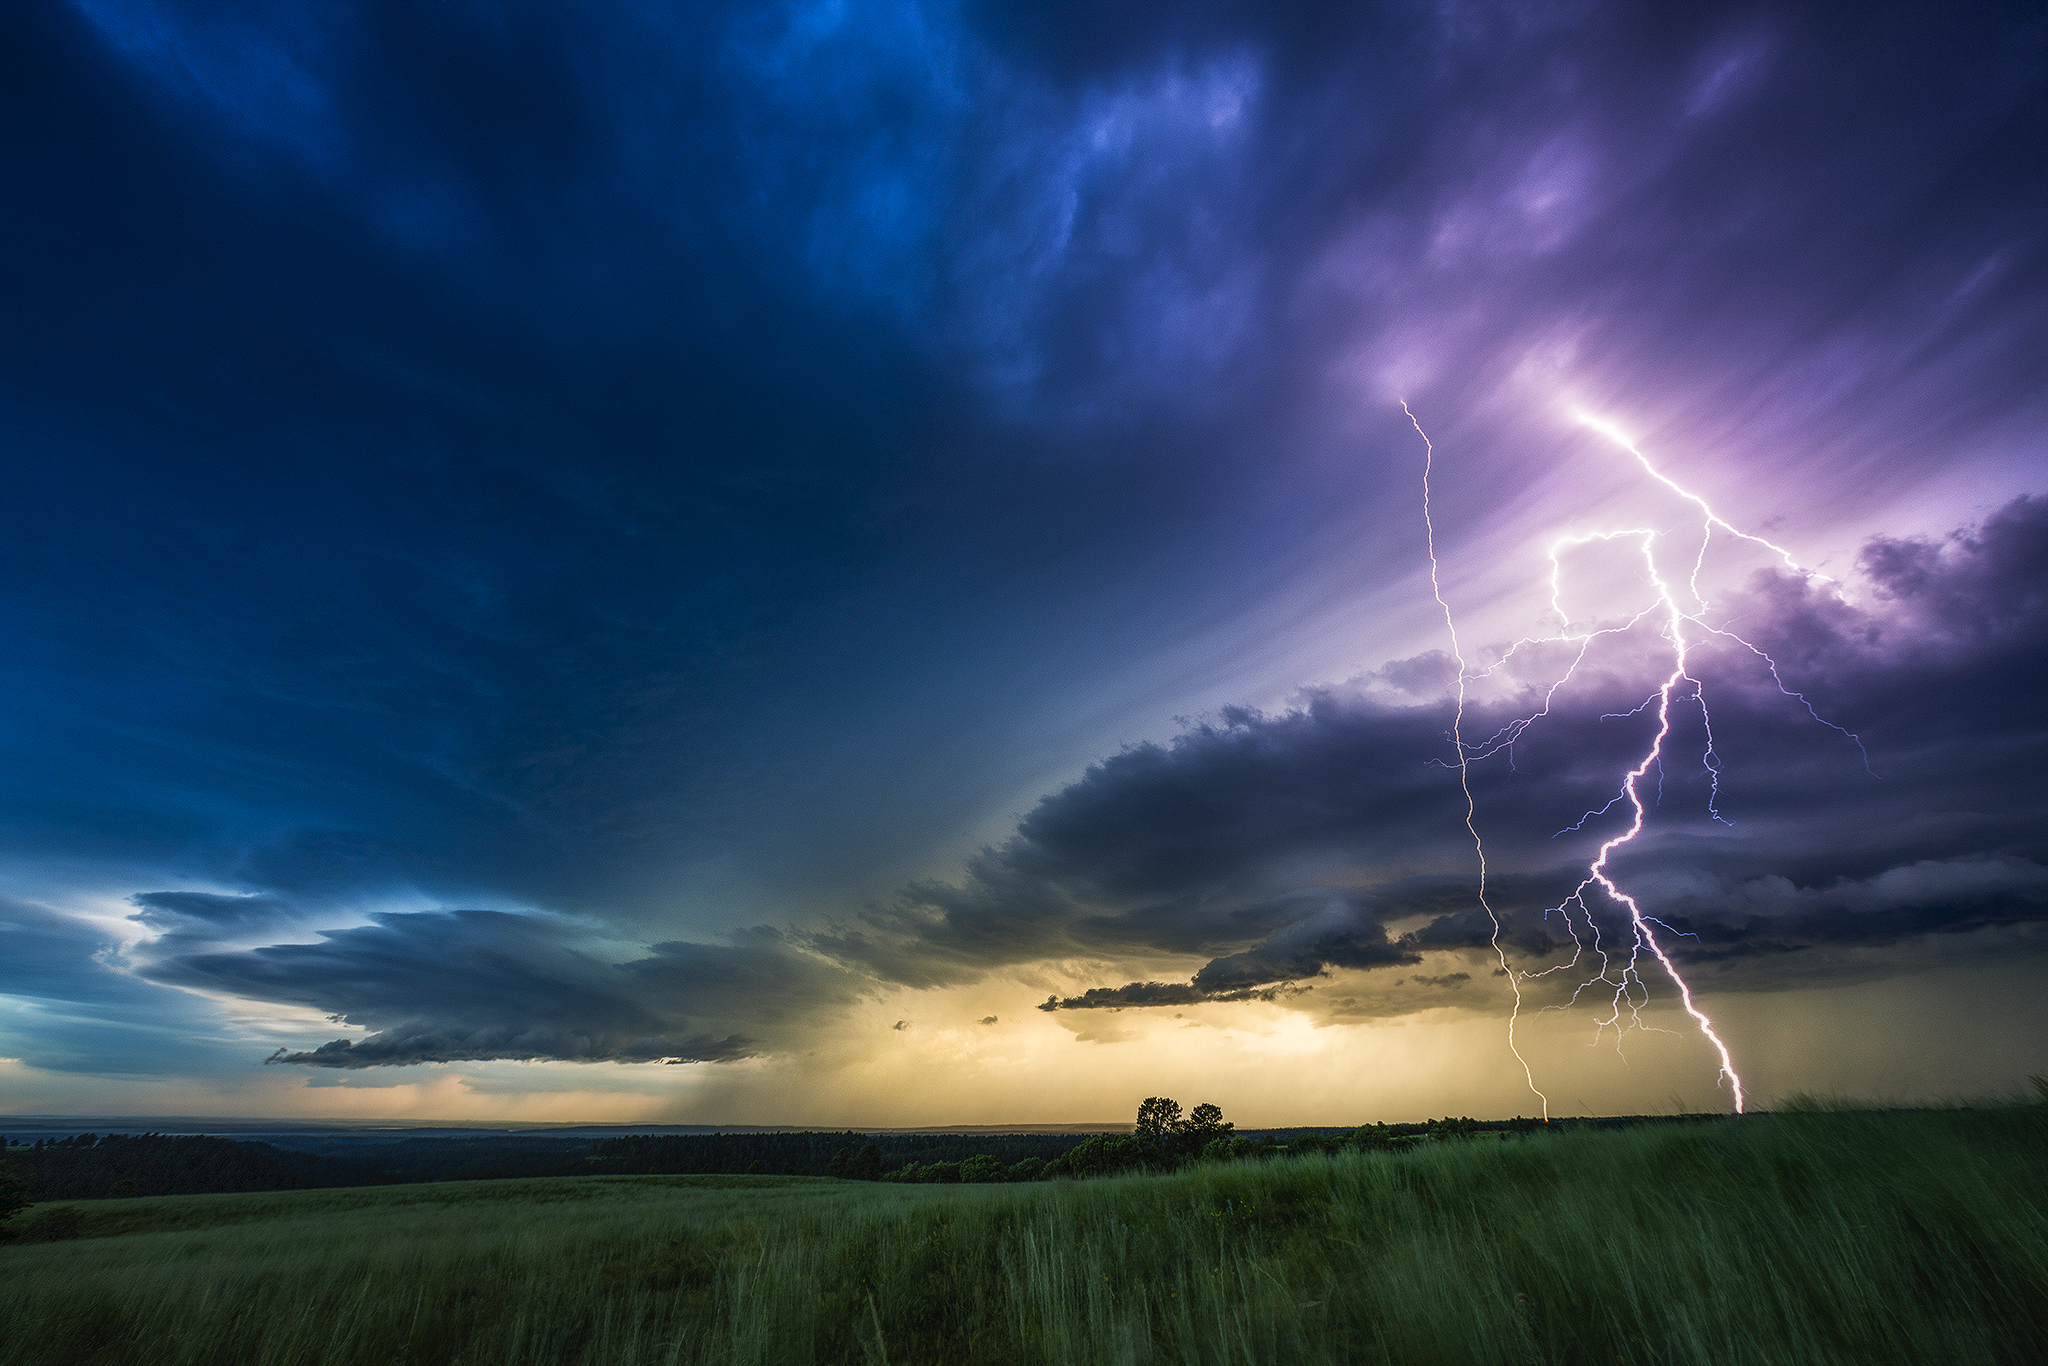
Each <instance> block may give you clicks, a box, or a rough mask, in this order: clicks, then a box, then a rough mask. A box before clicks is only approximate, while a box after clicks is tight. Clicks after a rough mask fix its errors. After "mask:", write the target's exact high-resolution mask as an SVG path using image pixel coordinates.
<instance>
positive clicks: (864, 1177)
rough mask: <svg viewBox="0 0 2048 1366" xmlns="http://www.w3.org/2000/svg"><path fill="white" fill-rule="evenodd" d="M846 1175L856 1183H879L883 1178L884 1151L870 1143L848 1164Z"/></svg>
mask: <svg viewBox="0 0 2048 1366" xmlns="http://www.w3.org/2000/svg"><path fill="white" fill-rule="evenodd" d="M846 1174H847V1175H848V1176H850V1177H852V1178H853V1179H854V1180H856V1181H878V1180H880V1179H881V1176H882V1150H881V1148H880V1147H878V1146H877V1145H875V1144H873V1143H870V1144H868V1145H866V1146H865V1147H863V1148H862V1149H861V1150H860V1152H859V1153H857V1154H856V1155H855V1156H854V1159H853V1161H851V1162H849V1163H847V1165H846Z"/></svg>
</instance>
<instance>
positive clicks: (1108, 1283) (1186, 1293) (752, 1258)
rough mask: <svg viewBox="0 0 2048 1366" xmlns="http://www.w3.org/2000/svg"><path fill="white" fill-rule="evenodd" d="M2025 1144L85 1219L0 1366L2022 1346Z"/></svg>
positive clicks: (1560, 1137) (1, 1277) (20, 1268)
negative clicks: (31, 1365)
mask: <svg viewBox="0 0 2048 1366" xmlns="http://www.w3.org/2000/svg"><path fill="white" fill-rule="evenodd" d="M2044 1158H2048V1106H2023V1107H2022V1106H2016V1107H2011V1108H2007V1109H1983V1110H1968V1111H1936V1112H1910V1113H1901V1112H1892V1113H1853V1112H1846V1113H1842V1112H1838V1113H1813V1114H1795V1115H1780V1116H1759V1117H1754V1118H1750V1119H1746V1120H1742V1121H1737V1122H1725V1123H1718V1124H1702V1125H1690V1126H1685V1125H1672V1126H1655V1127H1644V1128H1639V1129H1634V1130H1630V1131H1627V1132H1621V1133H1565V1134H1539V1135H1537V1136H1535V1137H1533V1138H1529V1139H1521V1140H1511V1141H1506V1142H1502V1141H1499V1140H1496V1139H1493V1138H1487V1139H1484V1140H1479V1141H1472V1142H1463V1143H1436V1144H1430V1145H1425V1146H1422V1147H1419V1148H1417V1149H1416V1150H1413V1151H1408V1152H1402V1153H1397V1154H1389V1155H1382V1154H1372V1153H1365V1154H1353V1155H1344V1156H1338V1157H1329V1158H1321V1157H1309V1158H1282V1159H1275V1160H1271V1161H1265V1162H1253V1163H1243V1164H1237V1165H1230V1166H1217V1165H1211V1166H1199V1167H1194V1168H1191V1169H1188V1170H1185V1171H1181V1172H1178V1173H1175V1174H1171V1175H1161V1176H1132V1177H1120V1178H1114V1179H1106V1180H1098V1181H1086V1182H1051V1183H1043V1184H1035V1185H993V1186H973V1185H951V1186H898V1185H877V1184H872V1183H866V1182H839V1181H827V1180H814V1179H809V1178H793V1177H593V1178H561V1179H555V1180H541V1181H487V1182H468V1183H452V1184H442V1185H420V1186H399V1187H382V1188H364V1189H352V1190H337V1191H312V1192H297V1193H290V1194H256V1195H216V1196H169V1197H162V1198H157V1199H135V1200H120V1201H101V1202H94V1203H90V1204H81V1205H77V1206H74V1207H73V1209H75V1210H76V1211H77V1214H76V1216H75V1219H76V1225H77V1226H76V1229H75V1232H76V1233H77V1234H78V1235H80V1236H76V1237H71V1238H67V1239H64V1240H62V1241H52V1242H40V1243H17V1244H15V1245H11V1246H6V1247H0V1360H4V1361H6V1362H10V1363H12V1362H23V1363H30V1362H33V1363H51V1364H52V1366H55V1364H56V1363H64V1366H76V1364H78V1363H97V1362H106V1363H116V1362H136V1363H144V1362H146V1363H151V1366H172V1364H173V1363H197V1362H234V1363H246V1364H248V1366H258V1364H259V1363H278V1364H279V1366H282V1364H283V1363H294V1366H296V1364H297V1363H309V1364H310V1363H332V1364H333V1366H342V1364H343V1363H365V1364H366V1366H367V1364H369V1363H376V1364H377V1366H392V1364H393V1363H428V1362H433V1363H454V1362H470V1363H477V1366H482V1364H483V1363H492V1366H515V1364H517V1363H536V1364H538V1363H548V1364H549V1366H554V1364H555V1363H592V1364H593V1366H595V1364H596V1363H626V1362H647V1363H657V1362H659V1363H667V1362H677V1363H682V1362H689V1363H700V1362H701V1363H714V1362H715V1363H721V1366H724V1364H726V1363H733V1364H736V1366H737V1364H742V1363H778V1364H779V1363H791V1364H792V1366H807V1364H808V1363H812V1362H849V1363H851V1362H860V1363H875V1364H876V1366H880V1364H881V1363H884V1362H886V1363H890V1364H891V1366H914V1364H920V1363H933V1364H934V1366H936V1364H937V1363H970V1362H990V1363H998V1362H1001V1363H1007V1362H1019V1363H1023V1362H1031V1363H1070V1362H1071V1363H1097V1362H1100V1363H1112V1362H1114V1363H1126V1362H1128V1363H1137V1362H1174V1363H1219V1364H1220V1363H1234V1364H1236V1366H1263V1364H1264V1363H1272V1366H1310V1364H1311V1363H1321V1362H1396V1363H1432V1362H1446V1363H1449V1362H1459V1363H1463V1362H1500V1363H1518V1364H1520V1363H1536V1362H1559V1363H1564V1362H1571V1363H1577V1362H1588V1363H1592V1362H1597V1363H1602V1364H1603V1366H1605V1364H1606V1363H1614V1362H1624V1363H1653V1362H1654V1363H1681V1362H1682V1363H1701V1366H1705V1364H1706V1363H1713V1364H1714V1366H1740V1364H1746V1363H1759V1364H1761V1363H1785V1366H1792V1364H1793V1363H1798V1366H1816V1364H1817V1363H1829V1362H1841V1363H1854V1364H1855V1366H1871V1363H1880V1362H1912V1363H1944V1362H1954V1363H1959V1364H1960V1363H1971V1364H1972V1366H1981V1364H1982V1363H1992V1362H2014V1363H2019V1362H2029V1363H2031V1362H2039V1361H2042V1360H2048V1162H2044ZM22 1217H23V1218H25V1219H37V1218H48V1217H49V1212H48V1209H47V1207H45V1208H44V1210H42V1211H40V1212H32V1213H31V1214H30V1215H26V1216H22Z"/></svg>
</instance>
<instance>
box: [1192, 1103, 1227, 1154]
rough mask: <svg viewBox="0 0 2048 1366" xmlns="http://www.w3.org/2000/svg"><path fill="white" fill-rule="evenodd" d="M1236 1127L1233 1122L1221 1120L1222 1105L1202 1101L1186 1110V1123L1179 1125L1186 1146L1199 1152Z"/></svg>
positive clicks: (1224, 1136)
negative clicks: (1184, 1136) (1186, 1140)
mask: <svg viewBox="0 0 2048 1366" xmlns="http://www.w3.org/2000/svg"><path fill="white" fill-rule="evenodd" d="M1236 1128H1237V1126H1236V1125H1235V1124H1226V1123H1224V1122H1223V1107H1222V1106H1220V1105H1211V1104H1209V1103H1208V1102H1207V1101H1204V1102H1203V1103H1202V1104H1200V1105H1197V1106H1196V1107H1195V1108H1194V1109H1192V1110H1190V1111H1188V1119H1187V1123H1185V1124H1183V1125H1182V1126H1181V1132H1183V1133H1184V1134H1186V1135H1187V1137H1188V1144H1187V1146H1188V1148H1189V1149H1190V1150H1191V1151H1196V1152H1199V1151H1200V1150H1201V1149H1202V1148H1204V1147H1207V1146H1208V1145H1209V1143H1211V1142H1212V1141H1214V1140H1215V1139H1219V1138H1226V1137H1228V1136H1229V1135H1230V1133H1231V1131H1232V1130H1234V1129H1236Z"/></svg>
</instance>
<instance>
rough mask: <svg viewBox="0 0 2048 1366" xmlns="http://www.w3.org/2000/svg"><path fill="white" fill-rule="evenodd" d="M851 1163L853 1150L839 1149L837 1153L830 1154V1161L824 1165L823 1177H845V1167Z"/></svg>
mask: <svg viewBox="0 0 2048 1366" xmlns="http://www.w3.org/2000/svg"><path fill="white" fill-rule="evenodd" d="M852 1162H853V1149H851V1148H841V1149H840V1150H839V1151H838V1152H836V1153H834V1154H832V1160H831V1161H830V1162H827V1163H826V1164H825V1175H827V1176H840V1177H843V1176H845V1175H846V1169H847V1167H848V1166H850V1165H851V1164H852Z"/></svg>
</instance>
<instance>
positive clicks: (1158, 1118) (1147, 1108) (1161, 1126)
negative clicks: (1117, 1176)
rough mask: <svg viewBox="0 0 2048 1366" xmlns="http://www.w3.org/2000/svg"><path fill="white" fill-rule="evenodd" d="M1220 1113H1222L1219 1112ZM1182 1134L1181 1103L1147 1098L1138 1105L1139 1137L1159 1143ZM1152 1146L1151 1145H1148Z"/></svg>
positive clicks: (1164, 1098)
mask: <svg viewBox="0 0 2048 1366" xmlns="http://www.w3.org/2000/svg"><path fill="white" fill-rule="evenodd" d="M1218 1113H1219V1114H1220V1113H1222V1112H1221V1111H1218ZM1179 1132H1180V1102H1179V1101H1177V1100H1168V1099H1167V1098H1166V1097H1165V1096H1147V1097H1146V1098H1145V1099H1144V1100H1142V1101H1140V1102H1139V1103H1138V1137H1139V1138H1140V1139H1150V1140H1153V1141H1155V1142H1156V1141H1158V1140H1161V1139H1170V1138H1171V1137H1173V1136H1174V1135H1175V1134H1177V1133H1179ZM1147 1146H1148V1147H1149V1146H1151V1145H1150V1144H1148V1145H1147Z"/></svg>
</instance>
